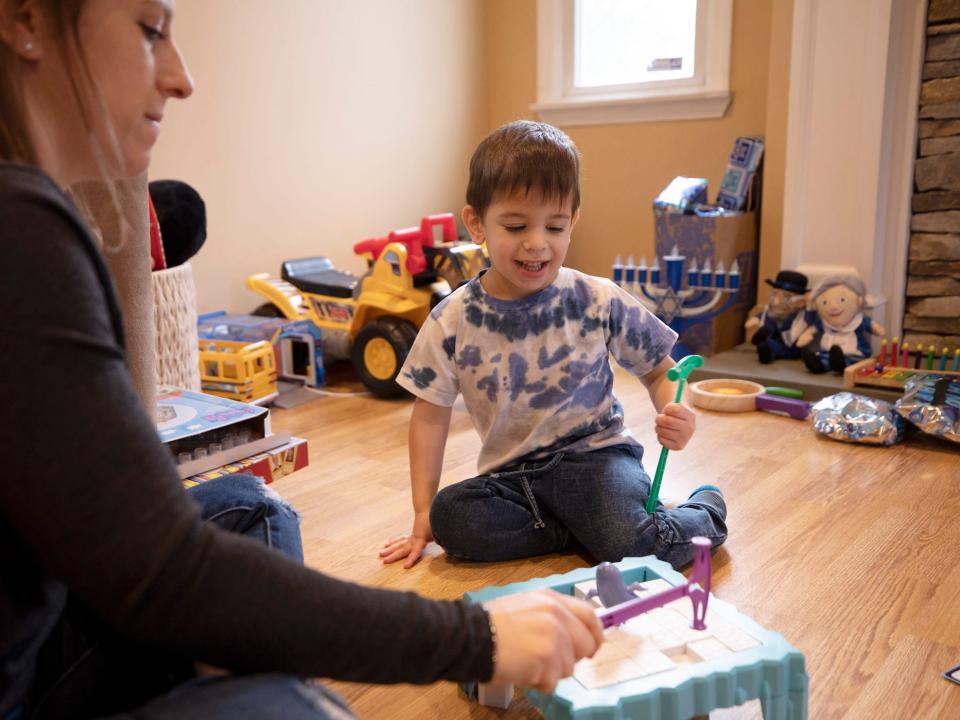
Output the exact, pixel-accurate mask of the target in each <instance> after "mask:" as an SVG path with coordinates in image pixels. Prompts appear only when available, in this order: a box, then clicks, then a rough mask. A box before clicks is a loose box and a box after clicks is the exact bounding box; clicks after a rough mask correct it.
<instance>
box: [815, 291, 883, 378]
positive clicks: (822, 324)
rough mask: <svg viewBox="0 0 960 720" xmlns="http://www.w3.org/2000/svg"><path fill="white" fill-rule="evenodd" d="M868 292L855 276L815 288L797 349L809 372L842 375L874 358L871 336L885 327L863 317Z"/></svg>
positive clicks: (879, 332)
mask: <svg viewBox="0 0 960 720" xmlns="http://www.w3.org/2000/svg"><path fill="white" fill-rule="evenodd" d="M866 297H867V288H866V286H865V285H864V284H863V280H861V279H860V278H858V277H857V276H856V275H833V276H831V277H828V278H827V279H825V280H824V281H823V282H821V283H820V284H819V285H817V287H815V288H814V290H813V293H812V294H811V297H810V306H809V309H808V311H807V312H806V313H805V317H804V323H805V324H806V327H805V328H804V329H803V330H802V331H801V332H799V333H798V337H797V345H798V346H799V347H800V348H801V357H802V358H803V362H804V364H805V365H806V366H807V369H808V370H809V371H810V372H812V373H825V372H826V371H827V370H833V371H834V372H839V373H842V372H843V370H844V368H845V367H846V366H847V365H851V364H852V363H855V362H858V361H860V360H863V359H864V358H866V357H869V356H870V354H871V349H870V335H871V334H873V335H883V327H882V326H881V325H879V324H878V323H876V322H874V321H873V320H871V319H870V318H869V317H867V316H866V315H864V314H863V306H864V302H865V300H866Z"/></svg>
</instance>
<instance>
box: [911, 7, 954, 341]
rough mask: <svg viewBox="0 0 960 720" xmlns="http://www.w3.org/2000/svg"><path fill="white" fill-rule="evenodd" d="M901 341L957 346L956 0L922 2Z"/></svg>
mask: <svg viewBox="0 0 960 720" xmlns="http://www.w3.org/2000/svg"><path fill="white" fill-rule="evenodd" d="M910 229H911V236H910V255H909V263H908V274H907V302H906V311H905V315H904V319H903V331H904V338H903V339H904V340H905V341H906V342H909V343H910V345H911V346H913V347H916V345H917V343H918V342H920V343H923V344H924V345H925V346H926V345H934V346H936V348H937V350H938V351H939V350H940V348H942V347H944V346H949V347H950V349H951V352H952V351H953V349H954V348H957V347H960V0H930V4H929V8H928V13H927V49H926V57H925V58H924V64H923V83H922V86H921V91H920V122H919V140H918V146H917V164H916V172H915V176H914V194H913V218H912V220H911V225H910Z"/></svg>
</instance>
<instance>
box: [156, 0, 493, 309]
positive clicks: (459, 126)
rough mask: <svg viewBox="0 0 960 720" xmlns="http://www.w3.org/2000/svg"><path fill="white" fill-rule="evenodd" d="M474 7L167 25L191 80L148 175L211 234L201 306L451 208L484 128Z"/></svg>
mask: <svg viewBox="0 0 960 720" xmlns="http://www.w3.org/2000/svg"><path fill="white" fill-rule="evenodd" d="M482 20H483V18H482V3H481V0H455V1H454V0H405V1H404V2H402V3H400V2H393V1H392V0H365V1H364V2H354V1H353V0H323V1H322V2H316V1H315V0H283V1H282V2H277V3H269V4H264V3H263V2H255V1H254V0H203V1H202V2H196V1H194V0H190V1H186V0H185V1H184V2H180V3H178V4H177V20H176V25H175V28H174V29H175V34H176V36H177V38H178V40H179V43H180V46H181V48H182V50H183V52H184V54H185V55H186V57H187V60H188V62H189V64H190V69H191V71H192V73H193V76H194V79H195V81H196V86H197V88H196V92H195V94H194V96H193V97H192V98H191V99H190V100H188V101H187V102H184V103H178V102H171V103H169V104H168V108H167V113H166V116H165V119H164V131H163V134H162V137H161V140H160V143H159V145H158V147H157V149H156V152H155V155H154V161H153V166H152V169H151V173H150V176H151V178H152V179H159V178H176V179H180V180H185V181H187V182H189V183H190V184H191V185H193V186H194V187H195V188H197V190H199V192H200V194H201V195H202V196H203V197H204V199H205V201H206V204H207V213H208V230H209V235H208V238H207V243H206V245H205V247H204V248H203V249H202V250H201V252H200V254H199V255H198V256H197V257H196V258H195V259H194V261H193V265H194V274H195V279H196V284H197V290H198V306H199V310H200V311H201V312H206V311H210V310H218V309H224V310H228V311H232V312H247V311H249V310H251V309H252V308H253V307H254V306H255V305H256V304H258V300H257V296H255V295H254V294H253V293H251V292H249V291H248V290H246V289H245V288H244V286H243V282H244V278H245V277H246V276H247V275H248V274H250V273H253V272H263V271H270V272H273V273H277V272H278V271H279V267H280V262H281V261H282V260H284V259H288V258H295V257H302V256H309V255H327V256H329V257H330V258H331V259H332V260H333V261H334V262H335V264H336V265H337V266H338V267H343V268H346V269H352V270H355V271H359V270H362V267H363V264H362V262H361V261H360V260H359V259H358V258H356V257H355V256H354V255H353V252H352V247H353V244H354V243H355V242H357V241H360V240H363V239H365V238H368V237H373V236H382V235H384V234H386V233H387V232H389V231H390V230H393V229H396V228H400V227H406V226H410V225H414V224H417V223H418V222H419V219H420V217H421V216H422V215H425V214H428V213H433V212H443V211H447V210H450V211H456V212H459V210H460V207H461V206H462V204H463V200H462V198H463V188H464V186H465V184H466V166H467V159H468V157H469V154H470V152H471V151H472V148H473V146H474V145H475V143H476V141H477V139H478V137H479V135H480V134H481V132H482V130H483V120H484V117H483V114H482V108H481V102H482V92H481V88H482V86H483V77H484V68H483V64H482V58H483V52H484V48H483V47H482V46H481V44H480V38H481V37H482V35H481V33H480V32H479V31H478V27H479V25H480V23H481V22H482Z"/></svg>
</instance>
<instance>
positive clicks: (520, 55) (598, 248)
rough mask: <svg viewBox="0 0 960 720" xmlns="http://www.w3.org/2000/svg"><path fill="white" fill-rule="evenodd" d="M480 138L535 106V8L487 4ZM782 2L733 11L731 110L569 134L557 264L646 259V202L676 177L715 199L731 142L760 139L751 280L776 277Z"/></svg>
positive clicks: (529, 3) (786, 19) (499, 1)
mask: <svg viewBox="0 0 960 720" xmlns="http://www.w3.org/2000/svg"><path fill="white" fill-rule="evenodd" d="M484 7H485V9H486V12H487V17H486V22H487V29H488V32H487V40H486V52H487V59H488V62H487V70H488V72H487V114H486V121H487V130H488V131H489V130H492V129H493V128H495V127H497V126H499V125H500V124H502V123H504V122H508V121H510V120H513V119H516V118H524V117H532V114H531V112H530V109H529V108H530V105H531V104H532V103H534V102H535V101H536V85H537V77H536V35H537V17H536V16H537V13H536V0H488V1H487V2H486V3H485V4H484ZM791 13H792V0H737V2H735V3H734V16H733V39H732V40H733V41H732V57H731V74H730V86H731V89H732V91H733V95H734V98H733V102H732V103H731V106H730V108H729V109H728V110H727V113H726V115H725V117H723V118H720V119H715V120H687V121H671V122H650V123H634V124H623V125H598V126H590V127H571V128H568V129H567V131H568V133H569V134H570V136H571V137H572V138H573V140H574V142H576V143H577V146H578V147H579V148H580V151H581V153H582V155H583V177H582V192H583V215H582V218H581V220H580V224H579V225H578V226H577V229H576V231H575V232H574V242H573V244H572V245H571V249H570V253H569V255H568V256H567V257H568V259H567V264H568V265H571V266H573V267H577V268H579V269H581V270H584V271H586V272H590V273H594V274H597V275H604V276H606V275H608V274H609V272H610V266H611V264H612V262H613V258H614V256H615V255H616V254H618V253H619V254H621V255H623V256H624V259H625V258H626V255H627V254H631V253H632V254H633V255H634V257H635V259H637V260H639V258H640V256H641V255H646V256H647V259H648V260H650V259H652V257H653V245H654V241H653V214H652V211H651V203H652V201H653V198H654V197H655V196H656V195H657V193H658V192H659V191H660V190H662V189H663V188H664V187H665V186H666V185H667V183H669V182H670V180H671V179H672V178H673V177H675V176H677V175H687V176H693V177H705V178H707V179H708V180H709V183H710V195H711V198H714V197H715V196H716V192H717V189H718V187H719V183H720V179H721V177H722V175H723V172H724V169H725V168H726V161H727V156H728V155H729V153H730V149H731V148H732V146H733V141H734V139H735V138H736V137H737V136H739V135H764V136H765V137H766V140H767V149H768V154H767V175H766V181H765V195H764V203H765V206H764V217H763V220H762V233H761V253H760V255H761V259H760V273H761V275H760V277H761V278H764V277H771V276H772V274H775V273H776V270H777V269H778V268H777V264H778V263H779V257H780V215H781V209H782V192H783V155H784V146H785V137H786V100H787V80H788V72H789V71H788V63H789V57H790V48H789V38H790V27H791V25H790V18H791Z"/></svg>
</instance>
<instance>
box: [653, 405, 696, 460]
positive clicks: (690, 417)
mask: <svg viewBox="0 0 960 720" xmlns="http://www.w3.org/2000/svg"><path fill="white" fill-rule="evenodd" d="M654 425H655V426H656V429H657V440H659V441H660V444H661V445H663V446H664V447H665V448H667V449H668V450H683V448H684V447H686V445H687V443H688V442H689V441H690V438H691V437H693V431H694V430H696V429H697V416H696V415H694V413H693V410H691V409H690V408H688V407H687V406H686V405H682V404H681V403H668V404H667V405H664V407H663V412H661V413H660V414H659V415H657V418H656V420H655V421H654Z"/></svg>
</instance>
